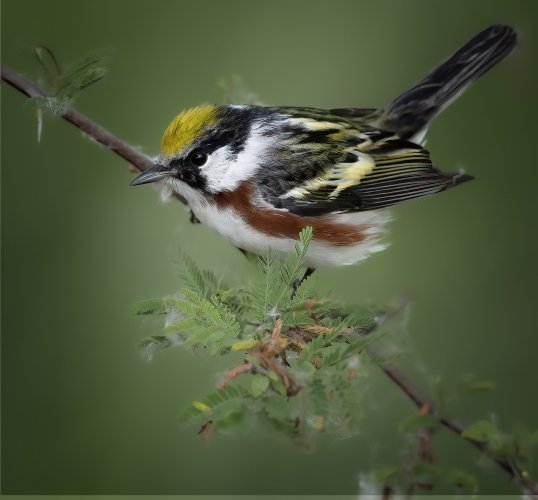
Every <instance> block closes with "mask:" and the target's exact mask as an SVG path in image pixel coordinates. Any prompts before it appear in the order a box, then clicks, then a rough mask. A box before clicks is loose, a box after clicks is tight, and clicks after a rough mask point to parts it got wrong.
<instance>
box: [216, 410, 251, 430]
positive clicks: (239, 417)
mask: <svg viewBox="0 0 538 500" xmlns="http://www.w3.org/2000/svg"><path fill="white" fill-rule="evenodd" d="M245 416H246V413H245V411H244V410H231V411H229V412H227V413H225V414H224V415H223V416H222V417H221V418H219V419H218V420H217V422H216V423H215V428H216V429H220V430H224V429H230V428H231V427H236V426H238V425H240V424H242V423H243V422H244V420H245Z"/></svg>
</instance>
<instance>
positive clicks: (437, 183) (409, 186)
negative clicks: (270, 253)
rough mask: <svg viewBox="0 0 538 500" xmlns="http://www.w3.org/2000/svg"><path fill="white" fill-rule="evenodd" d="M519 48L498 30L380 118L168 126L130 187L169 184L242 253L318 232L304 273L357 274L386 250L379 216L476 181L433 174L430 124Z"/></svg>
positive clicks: (211, 109) (261, 118) (293, 112)
mask: <svg viewBox="0 0 538 500" xmlns="http://www.w3.org/2000/svg"><path fill="white" fill-rule="evenodd" d="M515 44H516V34H515V32H514V31H513V30H512V29H511V28H509V27H507V26H491V27H490V28H488V29H486V30H485V31H483V32H481V33H479V34H478V35H476V36H475V37H474V38H473V39H472V40H470V41H469V42H468V43H467V44H466V45H464V46H463V47H462V48H461V49H460V50H458V51H457V52H456V53H455V54H454V55H453V56H452V57H450V58H449V59H448V60H447V61H445V62H444V63H442V64H441V65H440V66H439V67H437V68H436V69H434V70H433V71H432V72H431V73H430V74H428V75H427V76H426V77H425V78H423V79H422V80H421V81H419V82H418V83H417V84H416V85H415V86H413V87H412V88H411V89H410V90H408V91H407V92H404V93H403V94H402V95H400V96H399V97H397V98H396V99H395V100H393V101H392V102H391V103H390V104H388V105H387V106H386V107H384V108H382V109H370V108H368V109H361V108H343V109H341V108H340V109H330V110H322V109H315V108H301V107H288V106H282V107H263V106H253V105H222V106H216V105H211V104H207V105H203V106H198V107H195V108H192V109H189V110H187V111H183V112H182V113H180V114H179V115H177V116H176V117H175V118H174V119H173V120H172V122H171V123H170V124H169V125H168V128H167V129H166V131H165V133H164V136H163V138H162V142H161V154H160V156H159V157H158V161H157V163H156V164H155V165H154V166H153V167H152V168H150V169H149V170H146V171H144V172H143V173H142V174H140V175H139V176H138V177H136V179H134V180H133V181H132V183H131V184H132V185H138V184H145V183H148V182H155V181H162V182H165V183H166V184H168V186H169V187H170V188H171V189H172V190H173V191H174V192H176V193H178V194H179V195H180V196H181V197H183V198H184V199H185V200H186V201H187V203H188V205H189V207H190V209H191V210H192V212H193V213H194V214H195V216H196V217H197V218H198V219H199V220H200V221H201V222H202V223H204V224H206V225H208V226H210V227H211V228H213V229H215V230H216V231H217V232H218V233H219V234H220V235H221V236H222V237H224V238H225V239H226V240H228V241H230V242H231V243H232V244H234V245H235V246H237V247H239V248H240V249H242V250H244V251H247V252H253V253H259V252H260V251H262V250H264V249H272V250H274V251H277V252H281V253H287V252H288V251H290V250H291V248H293V245H294V242H295V240H296V239H297V236H298V233H299V232H300V230H301V229H302V228H304V227H306V226H311V227H312V229H313V238H312V241H311V243H310V246H309V249H308V252H307V255H306V263H307V264H308V266H309V267H312V268H315V267H319V266H324V265H346V264H354V263H355V262H358V261H360V260H362V259H364V258H366V257H367V256H368V255H369V254H370V253H372V252H377V251H379V250H382V249H383V248H384V247H385V246H386V245H385V244H384V243H383V242H382V241H381V240H380V237H381V236H382V232H383V229H384V226H385V224H386V222H387V220H388V219H389V216H388V214H387V213H386V212H385V211H384V210H383V209H384V207H387V206H389V205H394V204H396V203H400V202H403V201H406V200H409V199H412V198H418V197H421V196H426V195H430V194H433V193H437V192H439V191H443V190H445V189H448V188H451V187H453V186H456V185H458V184H460V183H462V182H465V181H468V180H470V179H472V177H471V176H470V175H467V174H464V173H446V172H441V171H440V170H438V169H436V168H434V167H433V165H432V162H431V159H430V154H429V153H428V151H426V150H425V149H424V148H423V144H424V137H425V134H426V131H427V129H428V126H429V124H430V121H431V120H432V119H433V118H434V117H435V116H436V115H437V114H438V113H439V112H440V111H442V110H443V109H444V108H445V107H446V106H447V105H448V104H450V103H451V102H452V101H453V100H454V99H455V98H457V97H458V96H459V95H460V94H461V93H462V92H463V91H464V90H465V89H466V88H467V87H468V86H469V85H470V84H471V83H472V82H473V81H475V80H476V79H477V78H479V77H480V76H481V75H483V74H484V73H485V72H486V71H488V70H489V69H490V68H491V67H492V66H494V65H495V64H496V63H497V62H499V61H500V60H501V59H502V58H503V57H505V56H506V55H507V54H508V53H509V52H510V50H511V49H512V48H513V47H514V46H515Z"/></svg>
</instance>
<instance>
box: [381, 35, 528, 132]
mask: <svg viewBox="0 0 538 500" xmlns="http://www.w3.org/2000/svg"><path fill="white" fill-rule="evenodd" d="M516 42H517V35H516V33H515V31H514V30H513V29H512V28H510V27H508V26H502V25H495V26H490V27H489V28H487V29H486V30H484V31H482V32H481V33H479V34H478V35H476V36H475V37H474V38H473V39H472V40H470V41H469V42H467V43H466V44H465V45H464V46H463V47H462V48H461V49H459V50H458V51H457V52H456V53H455V54H454V55H453V56H451V57H449V58H448V59H447V60H446V61H445V62H443V63H442V64H441V65H439V66H438V67H437V68H435V69H434V70H433V71H432V72H431V73H429V74H428V75H427V76H426V77H425V78H423V79H422V80H420V82H418V83H417V84H416V85H414V86H413V87H412V88H411V89H409V90H408V91H406V92H404V93H403V94H402V95H400V96H399V97H397V98H396V99H394V101H392V102H391V103H390V104H389V105H388V106H387V107H386V108H385V111H384V113H383V118H382V120H383V121H384V122H385V123H387V124H388V125H389V126H390V128H391V129H393V130H394V131H396V132H397V133H398V134H399V135H400V137H402V138H405V139H411V140H414V139H415V140H416V138H417V136H418V137H419V140H418V141H417V142H420V136H421V135H422V132H423V131H424V132H425V130H426V127H427V125H428V122H429V121H430V120H431V119H432V118H434V117H435V116H436V115H437V114H438V113H440V112H441V111H442V110H443V109H444V108H445V107H446V106H448V105H449V104H450V103H451V102H452V101H454V100H455V99H456V98H457V97H458V96H460V95H461V94H462V93H463V92H464V91H465V90H466V89H467V87H469V85H471V83H473V82H474V81H475V80H477V79H478V78H480V76H482V75H483V74H484V73H485V72H486V71H488V70H489V69H490V68H492V67H493V66H494V65H495V64H497V63H498V62H499V61H500V60H501V59H503V58H504V57H505V56H506V55H508V53H509V52H510V51H511V50H512V49H513V48H514V46H515V45H516Z"/></svg>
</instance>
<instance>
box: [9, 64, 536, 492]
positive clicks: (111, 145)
mask: <svg viewBox="0 0 538 500" xmlns="http://www.w3.org/2000/svg"><path fill="white" fill-rule="evenodd" d="M1 72H2V80H4V81H5V82H6V83H7V84H9V85H11V86H12V87H13V88H15V89H17V90H18V91H19V92H22V93H23V94H24V95H26V96H28V97H36V96H43V97H47V93H46V92H44V91H43V90H42V89H40V88H39V87H38V86H37V85H36V84H35V83H34V82H32V81H30V80H29V79H27V78H26V77H24V76H23V75H21V74H19V73H17V72H16V71H14V70H13V69H11V68H9V67H8V66H5V65H2V67H1ZM62 118H63V119H64V120H66V121H68V122H69V123H71V124H73V125H74V126H75V127H77V128H79V129H80V130H82V131H83V132H84V133H86V134H87V135H88V136H90V137H91V138H93V139H95V140H96V141H97V142H99V143H100V144H102V145H103V146H105V147H107V148H108V149H110V150H111V151H113V152H114V153H116V154H117V155H119V156H120V157H121V158H123V159H125V160H126V161H127V162H129V163H130V164H131V165H133V166H134V167H135V169H136V170H139V171H143V170H146V169H148V168H149V167H150V166H151V165H152V163H153V161H152V159H151V158H150V157H148V156H146V155H145V154H143V153H141V152H140V151H138V150H137V149H136V148H134V147H133V146H131V145H130V144H128V143H126V142H124V141H122V140H121V139H119V138H118V137H116V136H115V135H114V134H112V133H111V132H109V131H108V130H106V129H105V128H103V127H101V126H100V125H98V124H97V123H95V122H94V121H93V120H91V119H90V118H88V117H87V116H85V115H84V114H82V113H80V112H79V111H77V110H76V109H74V108H68V109H67V110H66V111H65V113H63V115H62ZM182 201H183V200H182ZM379 324H380V323H378V324H375V325H373V326H372V328H369V329H367V330H366V333H368V332H369V331H372V330H373V329H375V328H377V327H378V326H379ZM280 327H281V325H278V324H277V325H275V331H274V332H273V341H275V344H277V345H278V342H279V341H280V340H281V336H280ZM367 351H368V353H369V355H370V356H371V357H372V358H374V359H376V360H377V361H378V365H379V367H380V368H381V369H382V370H383V372H385V374H386V375H387V376H388V377H389V378H390V380H392V381H393V382H394V384H396V385H397V386H398V387H399V388H400V389H401V390H402V392H403V393H404V394H405V395H406V396H407V397H408V398H409V399H410V400H411V401H412V402H413V403H414V404H415V406H417V408H419V409H421V408H427V409H428V412H429V414H430V415H432V416H434V417H435V418H437V419H438V420H439V422H440V423H441V424H442V425H443V426H444V427H446V428H447V429H450V430H451V431H452V432H454V433H455V434H457V435H458V436H460V437H461V438H462V439H465V440H466V441H467V442H468V443H470V444H471V445H472V446H474V447H475V448H477V449H478V450H480V451H481V452H483V453H485V454H487V455H488V456H490V457H492V459H493V460H494V461H495V463H496V464H497V465H498V466H499V467H501V468H502V469H503V470H505V471H506V472H507V473H508V474H510V476H512V477H513V478H514V479H516V480H517V481H518V482H519V484H520V485H521V486H522V488H524V489H525V490H526V491H527V492H528V493H529V494H531V495H533V497H536V498H538V485H537V484H535V483H534V481H533V480H532V479H531V478H530V477H529V476H528V474H527V473H526V472H525V471H522V470H521V469H520V468H519V467H518V466H517V464H516V463H515V462H514V460H512V459H506V458H496V457H494V456H493V454H492V453H491V451H490V449H489V447H488V444H487V442H485V441H478V440H475V439H470V438H467V437H464V436H463V433H464V432H465V430H466V429H467V426H466V425H465V424H464V423H462V422H461V421H459V420H457V419H454V418H447V417H443V416H441V415H438V414H437V411H436V408H435V405H434V404H433V402H432V401H431V400H430V399H429V398H428V397H427V396H426V395H424V394H423V393H422V392H421V391H420V390H419V389H418V388H417V387H415V386H414V385H413V384H412V383H411V381H410V380H409V379H408V378H407V376H405V375H404V374H403V373H402V372H400V371H399V370H398V369H397V368H395V367H394V366H392V365H391V364H390V363H388V362H386V361H383V360H381V358H380V356H379V353H378V352H377V351H376V350H375V349H374V348H373V347H372V346H369V347H367ZM263 362H267V358H265V357H264V358H263ZM272 364H274V362H272ZM244 368H246V366H245V367H244ZM269 369H271V370H273V369H276V370H277V372H278V371H281V370H280V369H279V367H276V366H269ZM242 370H243V367H242V368H241V369H240V371H242ZM287 382H288V384H290V381H289V380H287ZM386 496H387V497H388V496H390V492H386Z"/></svg>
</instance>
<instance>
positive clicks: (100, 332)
mask: <svg viewBox="0 0 538 500" xmlns="http://www.w3.org/2000/svg"><path fill="white" fill-rule="evenodd" d="M499 22H502V23H506V24H510V25H512V26H513V27H515V28H516V29H517V30H518V32H519V34H520V45H519V47H518V48H517V50H516V51H515V52H514V53H513V54H512V55H511V56H510V57H509V58H508V59H507V60H505V61H503V62H502V64H500V65H499V66H498V67H497V68H495V70H493V71H492V72H491V73H488V75H487V76H486V77H485V78H484V79H483V80H481V81H480V83H479V84H477V85H476V86H474V87H473V88H472V89H471V90H470V91H468V92H467V93H466V94H465V95H464V96H463V97H462V98H461V99H460V100H459V101H457V103H455V104H454V105H453V106H452V107H450V109H448V110H447V111H446V112H445V113H443V115H442V117H440V118H439V119H438V120H437V121H436V123H435V125H434V126H433V127H432V129H431V133H430V135H429V140H428V147H429V149H430V150H431V151H432V152H433V158H434V161H435V163H436V164H437V165H439V166H441V167H443V168H444V169H446V170H454V169H458V168H462V167H463V168H465V169H466V170H467V171H468V172H470V173H472V174H473V175H475V176H476V180H475V181H474V182H472V183H468V184H465V185H464V186H461V187H458V188H457V189H454V190H451V191H449V192H447V193H443V194H441V195H438V196H435V197H432V198H429V199H422V200H418V201H416V202H413V203H409V204H405V205H403V206H400V207H397V208H395V209H394V210H393V213H394V215H395V220H394V222H393V223H392V225H391V242H392V244H391V246H390V248H389V249H388V250H387V251H385V252H384V253H382V254H378V255H376V256H374V257H372V258H371V259H370V260H368V261H367V262H366V263H364V264H362V265H360V266H358V267H353V268H344V269H335V270H322V271H320V272H319V276H318V279H319V283H320V286H321V287H323V288H324V289H327V290H333V291H334V294H335V295H336V296H337V297H338V298H341V299H343V300H345V301H347V302H349V303H362V302H364V301H373V302H376V303H385V302H387V301H388V300H390V299H393V298H395V297H398V296H400V295H402V294H403V293H408V294H410V295H411V296H412V297H413V307H412V311H411V315H410V318H409V321H408V323H407V332H408V333H407V334H406V335H407V340H406V342H407V345H408V348H409V350H410V352H411V354H410V355H409V356H403V357H402V358H401V360H399V362H400V363H401V364H403V365H404V366H407V367H408V369H411V370H413V371H414V373H415V377H416V380H417V381H418V383H419V384H420V385H421V386H423V387H428V382H429V381H430V380H431V379H432V378H433V377H434V376H435V375H440V376H441V377H442V378H443V379H444V380H445V381H446V382H447V383H448V384H449V385H450V384H456V383H457V380H458V379H459V377H460V376H461V375H462V374H465V373H469V372H471V373H475V374H476V375H477V377H478V378H480V379H491V380H493V381H495V384H496V390H495V391H494V392H493V393H491V394H487V395H483V396H480V397H476V398H472V399H470V400H464V401H461V402H460V403H458V404H456V405H455V406H454V407H453V410H454V413H456V414H458V415H459V416H460V417H461V418H463V419H465V420H468V421H471V420H473V419H477V418H482V417H485V418H488V417H490V416H491V415H494V418H495V419H496V420H497V421H498V423H499V425H501V426H504V427H506V428H508V429H510V428H511V425H512V423H513V422H515V421H519V422H522V423H525V424H527V425H529V426H536V425H537V424H538V418H537V414H538V412H537V409H538V408H537V407H538V404H537V398H536V382H537V380H536V368H535V363H536V352H537V348H538V336H537V333H538V332H537V327H536V315H535V311H536V276H537V275H538V273H537V259H536V257H537V255H538V248H537V241H538V238H537V236H536V230H537V225H536V213H537V212H536V206H535V205H534V202H535V200H536V186H537V185H538V168H536V160H535V154H536V148H535V142H536V138H535V136H534V135H533V133H534V132H536V128H537V127H536V113H537V112H538V106H537V104H538V98H537V88H538V71H537V69H538V68H537V63H536V61H538V4H537V3H536V2H534V1H531V0H528V1H523V0H517V1H516V0H513V1H510V2H508V1H473V2H469V1H462V0H459V1H451V2H439V1H427V0H421V1H418V0H414V1H406V2H403V1H386V0H385V1H376V2H373V1H343V0H337V1H332V2H322V1H312V0H308V1H307V0H296V1H293V2H286V1H270V2H269V1H265V2H261V1H246V0H245V1H237V0H232V1H226V2H219V1H208V0H203V1H200V0H197V1H194V0H192V1H170V0H168V1H167V0H154V1H151V2H150V1H127V0H115V1H110V0H107V1H104V0H93V1H91V2H82V1H72V0H62V1H60V0H48V1H37V0H32V1H28V0H3V1H2V61H3V63H6V64H9V65H11V66H13V67H14V68H16V69H18V70H20V71H22V72H25V73H26V74H28V75H30V76H35V69H36V68H35V62H34V61H33V60H31V58H29V57H28V56H27V53H28V52H29V49H30V48H31V47H32V46H33V45H36V44H44V45H46V46H48V47H51V48H53V49H54V50H55V51H56V52H57V54H58V55H59V56H60V58H61V59H62V60H64V61H72V60H75V59H77V58H78V57H80V56H82V55H85V54H86V53H88V52H91V51H93V50H95V49H100V48H105V47H110V48H112V49H113V51H114V53H113V57H112V60H111V62H110V63H109V68H110V73H109V75H108V76H107V78H106V79H105V80H104V81H103V82H101V83H99V84H97V85H96V86H95V87H93V88H90V89H88V90H87V91H86V92H85V93H84V94H83V95H82V96H81V97H80V99H79V100H78V102H77V107H78V108H79V109H81V110H82V111H83V112H86V113H87V114H88V115H89V116H91V117H92V118H94V119H95V120H96V121H98V122H99V123H101V124H102V125H104V126H106V127H107V128H109V129H110V130H112V131H114V132H115V133H117V134H118V135H119V136H120V137H122V138H124V139H126V140H127V141H129V142H131V143H133V144H135V145H137V146H139V147H140V148H141V149H142V150H143V151H145V152H146V153H148V154H150V155H154V154H156V153H157V150H158V144H159V139H160V135H161V133H162V131H163V129H164V127H165V126H166V124H167V122H168V120H170V119H171V118H172V117H173V116H174V115H175V114H176V113H177V112H179V111H180V110H181V109H183V108H185V107H188V106H191V105H195V104H198V103H202V102H208V101H209V102H211V101H216V102H218V101H219V100H220V99H221V96H220V94H219V90H218V88H217V85H216V82H217V81H218V80H219V79H220V78H222V77H226V76H229V75H231V74H239V75H241V76H242V77H243V78H244V80H245V81H246V82H247V84H248V86H249V88H251V89H252V90H254V91H256V92H257V93H259V94H260V96H261V97H262V98H263V100H264V101H265V102H267V103H270V104H292V105H305V106H319V107H347V106H378V105H383V104H384V103H385V102H387V101H388V100H389V99H391V98H392V97H395V96H396V95H397V94H398V93H400V92H401V91H402V90H403V89H405V88H406V87H407V86H409V85H410V84H412V83H413V82H414V81H415V80H417V79H418V78H420V77H422V76H423V74H424V73H425V72H426V71H427V70H428V69H430V68H431V67H432V66H433V65H435V64H436V63H438V62H439V61H440V60H442V59H443V58H445V57H446V56H448V55H449V54H450V53H451V52H452V51H454V50H455V49H457V48H458V47H459V45H461V44H463V43H464V42H466V41H467V39H469V38H470V37H472V36H473V35H475V34H476V33H477V32H478V31H480V30H482V29H483V28H485V27H486V26H488V25H490V24H493V23H499ZM2 146H3V147H2V269H3V275H2V310H3V311H2V312H3V315H2V403H3V404H2V424H3V426H2V431H3V433H2V438H3V439H2V440H3V444H2V458H3V461H2V462H3V463H2V472H3V481H2V491H3V493H12V494H15V493H19V494H20V493H27V494H47V493H48V494H61V493H64V494H65V493H72V494H99V493H108V494H181V493H184V494H196V493H206V494H210V493H228V494H239V493H266V494H271V493H273V494H277V493H287V494H291V493H296V494H299V493H303V494H314V493H317V494H337V493H338V494H354V493H356V492H357V490H358V478H359V475H360V474H361V473H362V472H367V471H369V470H371V469H372V468H375V467H379V466H382V465H389V464H392V463H398V461H399V460H401V459H402V453H403V452H402V449H403V446H404V445H405V443H404V440H403V439H402V438H401V437H400V436H399V435H398V431H397V426H398V423H399V422H400V421H401V420H402V419H403V418H404V417H405V416H407V415H410V414H411V413H412V411H413V409H412V407H411V406H410V405H409V403H408V401H407V400H406V399H405V398H404V396H403V395H402V394H400V393H399V392H398V391H397V390H396V389H395V388H394V387H393V386H392V385H391V384H390V383H389V382H388V381H387V380H385V378H384V376H383V375H382V374H380V373H373V374H372V377H371V378H370V379H369V380H368V384H369V389H368V392H367V399H366V403H365V404H366V407H365V419H364V432H363V433H362V434H361V435H360V436H357V437H354V438H349V439H339V440H335V439H332V438H330V437H327V438H325V439H324V440H322V441H321V442H320V443H319V445H318V446H317V448H316V449H315V450H314V451H313V452H311V453H305V452H304V451H301V450H298V449H296V448H294V447H293V445H291V444H290V443H287V442H285V441H282V440H275V439H273V438H272V437H271V436H266V435H261V434H260V435H249V436H241V437H236V436H220V437H218V438H217V439H215V440H214V442H213V443H212V444H211V446H210V447H209V448H206V447H204V446H203V445H202V444H201V442H200V440H199V439H198V437H197V436H196V433H195V430H193V429H192V428H185V427H181V426H180V425H179V424H178V414H179V411H180V410H181V409H182V408H183V407H184V406H185V405H188V404H189V403H190V401H191V400H192V399H194V398H196V397H197V396H199V395H200V394H201V393H204V392H206V391H207V390H209V389H210V388H211V387H212V386H213V385H214V383H215V372H217V371H219V370H222V369H223V368H224V367H223V366H222V364H221V362H220V361H219V360H215V359H211V358H209V357H201V356H198V357H195V356H192V355H190V354H188V353H186V352H184V351H182V350H171V351H169V352H165V353H162V354H159V355H158V356H157V357H156V359H155V360H154V361H153V362H151V363H146V362H144V361H142V360H141V358H140V357H139V354H138V351H137V347H136V345H137V342H138V341H139V340H140V339H141V338H143V337H145V336H147V335H150V334H154V333H157V332H158V331H159V324H158V323H157V322H152V321H149V320H141V319H140V318H136V317H133V315H132V314H131V309H130V308H131V305H132V303H133V302H135V301H137V300H139V299H142V298H147V297H153V296H161V295H164V294H166V293H170V292H173V291H174V290H176V289H177V287H178V280H177V278H176V276H175V274H174V260H175V258H176V254H177V249H178V247H181V248H183V249H184V250H186V251H187V252H189V253H190V254H192V255H195V256H196V258H197V260H198V262H199V263H200V264H202V265H204V266H207V267H209V268H213V269H218V270H224V271H223V272H224V273H225V274H226V275H227V276H230V277H232V278H233V279H236V280H237V281H241V280H245V279H246V277H247V276H248V273H249V272H250V271H251V268H250V267H249V266H250V265H249V264H248V263H247V262H246V261H245V259H244V258H243V257H242V256H241V254H240V253H239V252H237V251H236V250H235V249H233V248H231V247H230V246H229V245H228V244H226V243H224V242H223V241H221V240H220V239H219V237H218V236H217V235H215V234H213V233H211V232H210V231H209V230H208V229H206V228H205V227H203V226H200V225H197V226H193V225H191V224H190V223H189V221H188V216H187V213H186V212H185V210H184V209H183V208H182V207H181V206H179V205H178V204H175V203H169V204H163V203H162V202H161V201H160V200H159V198H158V195H157V194H156V192H155V191H154V190H152V189H150V188H136V189H134V188H130V187H129V181H130V180H131V179H132V177H133V174H131V173H129V172H128V170H127V165H126V164H125V163H124V162H123V161H122V160H121V159H119V158H117V157H116V156H114V155H113V154H111V153H110V152H109V151H107V150H105V149H103V148H100V147H98V146H97V145H95V144H94V143H92V142H91V141H89V140H87V139H85V138H83V137H81V134H80V133H79V132H78V131H77V130H76V129H74V128H73V127H72V126H70V125H69V124H67V123H65V122H63V121H62V120H59V119H57V120H53V119H46V121H45V127H44V133H43V140H42V142H41V144H37V143H36V120H35V114H34V112H33V111H32V110H31V109H29V108H28V107H24V98H23V97H22V96H21V95H20V94H18V93H17V92H16V91H15V90H13V89H11V88H8V87H7V86H6V85H2ZM417 360H418V361H417ZM532 394H534V396H533V395H532ZM437 449H438V457H439V460H440V461H441V463H443V464H445V465H447V466H451V465H452V466H458V467H462V468H464V469H467V470H469V471H470V472H472V473H476V474H477V475H478V476H479V478H480V481H481V487H482V488H481V492H482V493H515V492H516V491H517V490H516V489H515V488H514V486H513V485H512V484H511V483H510V481H509V480H508V479H507V477H506V476H505V475H504V473H502V472H501V471H500V470H499V469H497V468H495V467H494V466H492V467H490V468H486V469H483V468H478V467H477V464H476V462H477V460H478V458H479V455H478V454H477V452H476V451H475V450H474V449H472V448H470V447H469V446H468V445H467V444H466V443H463V442H461V440H459V439H457V438H455V437H452V436H450V435H447V434H445V433H441V435H440V436H439V438H438V444H437ZM535 472H536V471H535Z"/></svg>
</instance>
